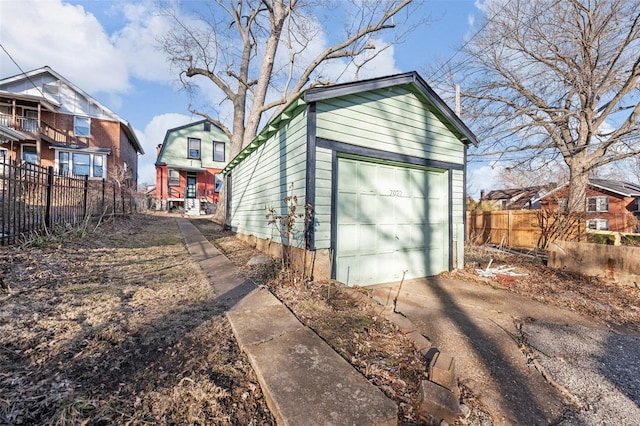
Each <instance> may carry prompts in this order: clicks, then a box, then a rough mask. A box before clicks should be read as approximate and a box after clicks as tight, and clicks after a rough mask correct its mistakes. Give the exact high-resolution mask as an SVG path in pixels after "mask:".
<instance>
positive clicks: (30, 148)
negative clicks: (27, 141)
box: [20, 145, 38, 164]
mask: <svg viewBox="0 0 640 426" xmlns="http://www.w3.org/2000/svg"><path fill="white" fill-rule="evenodd" d="M20 158H22V161H26V162H27V163H33V164H38V148H36V146H35V145H22V157H20Z"/></svg>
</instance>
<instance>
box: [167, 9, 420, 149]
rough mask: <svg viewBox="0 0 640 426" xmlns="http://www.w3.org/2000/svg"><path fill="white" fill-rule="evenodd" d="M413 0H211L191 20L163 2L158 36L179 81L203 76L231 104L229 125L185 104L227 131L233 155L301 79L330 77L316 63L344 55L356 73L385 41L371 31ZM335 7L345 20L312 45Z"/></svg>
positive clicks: (390, 22)
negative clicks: (165, 28)
mask: <svg viewBox="0 0 640 426" xmlns="http://www.w3.org/2000/svg"><path fill="white" fill-rule="evenodd" d="M411 3H412V0H383V1H380V0H349V1H337V2H332V1H319V2H317V3H314V1H313V0H215V1H211V2H210V3H209V8H208V14H207V15H206V16H201V17H200V19H197V20H196V19H187V18H185V17H184V16H182V15H180V14H179V13H178V12H177V11H175V10H172V9H170V8H166V9H165V13H167V14H168V15H169V16H171V17H172V18H173V20H174V26H173V29H172V31H170V32H169V33H168V34H167V35H165V36H164V37H162V39H161V40H160V41H161V45H162V48H163V50H164V51H165V53H166V54H167V56H168V58H169V60H170V61H171V63H172V65H173V66H174V67H175V68H176V69H177V70H178V71H179V74H180V80H181V82H182V84H183V85H184V87H185V88H187V89H193V88H194V83H195V82H196V81H200V82H201V81H202V80H197V79H199V78H204V79H206V80H208V81H210V83H212V84H213V85H214V86H215V87H216V88H217V89H219V90H220V91H221V92H222V94H223V95H222V96H221V99H220V102H221V103H224V102H230V103H231V104H232V107H233V113H232V117H231V118H230V120H228V121H229V122H230V126H227V125H226V123H225V121H226V120H224V119H220V117H215V116H214V117H212V116H211V114H210V113H209V112H207V111H205V110H204V109H200V108H196V107H194V106H193V105H192V106H191V110H192V112H193V113H195V114H198V115H201V116H203V117H206V118H208V119H210V120H212V121H213V122H214V123H216V124H217V125H218V126H220V128H221V129H223V130H224V131H225V133H226V134H227V135H228V136H229V138H230V140H231V156H232V157H233V156H235V155H236V154H237V153H238V152H240V150H241V149H242V148H243V147H244V146H246V145H248V144H249V143H250V142H251V141H252V140H253V138H254V137H255V136H256V134H257V132H258V130H259V126H260V125H261V124H264V123H263V114H265V113H267V112H269V113H271V115H275V114H278V113H279V112H280V111H282V110H283V109H284V107H286V105H287V104H288V103H290V102H291V101H292V100H293V99H295V98H296V97H297V96H298V95H299V94H300V93H301V92H302V91H303V90H304V89H305V88H306V87H309V86H314V85H322V84H329V83H331V82H333V81H331V79H330V78H327V76H325V75H323V73H322V72H321V71H320V70H321V65H323V64H326V63H328V62H329V63H331V61H334V60H338V59H344V58H347V59H349V60H350V67H351V69H352V71H353V72H354V73H355V74H357V72H358V70H359V69H360V68H361V67H363V66H364V65H365V64H366V63H367V62H368V61H370V60H371V59H373V58H374V57H375V56H376V55H377V54H378V52H380V51H381V50H384V49H386V48H387V47H389V45H390V44H389V43H383V42H381V41H380V40H379V39H378V38H376V36H377V35H379V33H380V32H382V31H384V30H389V29H392V28H395V27H396V22H395V20H396V19H398V18H399V19H403V20H405V19H407V16H408V12H409V11H408V8H409V5H410V4H411ZM401 13H402V17H400V15H401ZM340 15H342V16H343V17H344V20H345V21H344V22H345V26H344V30H345V33H344V36H343V38H341V39H340V40H339V41H337V42H334V43H333V44H332V45H330V46H329V47H323V48H321V49H320V50H314V49H312V48H311V45H312V44H313V45H317V41H318V39H320V38H321V37H322V35H323V34H322V24H323V23H325V22H323V21H322V16H326V17H327V18H325V19H326V22H331V24H332V28H335V27H336V22H335V16H340ZM328 16H331V18H329V17H328ZM395 36H397V37H401V36H402V34H398V33H396V34H395ZM394 41H397V39H394ZM334 65H339V64H334ZM343 68H344V66H343ZM206 80H205V81H206Z"/></svg>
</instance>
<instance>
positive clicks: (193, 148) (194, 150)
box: [187, 138, 200, 160]
mask: <svg viewBox="0 0 640 426" xmlns="http://www.w3.org/2000/svg"><path fill="white" fill-rule="evenodd" d="M187 143H188V145H189V151H188V152H187V158H193V159H196V160H199V159H200V139H195V138H187Z"/></svg>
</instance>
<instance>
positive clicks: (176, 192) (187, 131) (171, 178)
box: [155, 120, 229, 215]
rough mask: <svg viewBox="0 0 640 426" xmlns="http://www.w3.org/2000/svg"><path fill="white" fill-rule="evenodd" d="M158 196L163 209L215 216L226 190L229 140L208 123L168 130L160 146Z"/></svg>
mask: <svg viewBox="0 0 640 426" xmlns="http://www.w3.org/2000/svg"><path fill="white" fill-rule="evenodd" d="M157 149H158V158H157V160H156V187H155V196H156V199H157V200H158V203H159V205H156V208H158V209H162V210H176V209H179V210H182V211H184V213H185V214H194V215H199V214H203V213H211V212H213V209H214V208H215V206H216V204H217V202H218V198H219V193H220V189H221V187H222V175H221V174H220V173H221V171H222V168H223V167H224V166H225V164H226V162H227V158H226V156H227V152H229V138H228V137H227V136H226V135H225V133H224V132H223V131H222V130H221V129H220V128H219V127H217V126H216V125H215V124H213V123H211V122H210V121H208V120H202V121H197V122H194V123H189V124H186V125H184V126H180V127H176V128H173V129H169V130H167V133H166V135H165V137H164V141H163V142H162V144H161V145H158V148H157Z"/></svg>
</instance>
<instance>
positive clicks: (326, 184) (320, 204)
mask: <svg viewBox="0 0 640 426" xmlns="http://www.w3.org/2000/svg"><path fill="white" fill-rule="evenodd" d="M331 159H332V152H331V151H330V150H328V149H323V148H318V149H316V203H315V204H316V205H315V206H314V211H315V215H316V224H315V225H316V228H315V245H316V249H318V250H320V249H329V248H331Z"/></svg>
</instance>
